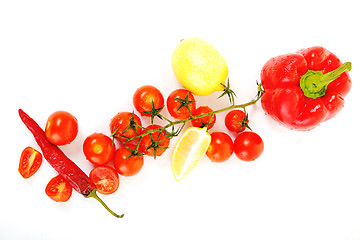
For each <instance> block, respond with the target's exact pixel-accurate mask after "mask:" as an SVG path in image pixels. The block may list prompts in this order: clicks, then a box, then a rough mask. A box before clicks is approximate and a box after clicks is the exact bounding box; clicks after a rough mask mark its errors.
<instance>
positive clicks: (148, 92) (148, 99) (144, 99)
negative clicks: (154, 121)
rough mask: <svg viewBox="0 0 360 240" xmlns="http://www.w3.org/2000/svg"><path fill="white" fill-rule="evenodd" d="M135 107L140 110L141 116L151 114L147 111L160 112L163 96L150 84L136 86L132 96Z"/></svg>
mask: <svg viewBox="0 0 360 240" xmlns="http://www.w3.org/2000/svg"><path fill="white" fill-rule="evenodd" d="M133 103H134V106H135V109H136V110H137V111H138V112H140V115H141V116H151V114H149V113H146V112H147V111H152V110H153V104H154V108H155V109H154V110H158V112H160V111H161V110H162V107H163V106H164V97H163V95H162V94H161V92H160V91H159V90H158V89H157V88H156V87H153V86H151V85H146V86H142V87H140V88H138V89H137V90H136V91H135V93H134V96H133Z"/></svg>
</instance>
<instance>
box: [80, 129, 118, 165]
mask: <svg viewBox="0 0 360 240" xmlns="http://www.w3.org/2000/svg"><path fill="white" fill-rule="evenodd" d="M83 152H84V155H85V157H86V159H87V160H89V161H90V162H91V163H93V164H95V165H105V164H107V163H108V162H110V161H111V160H112V159H113V157H114V154H115V144H114V143H113V141H112V140H111V138H110V137H108V136H106V135H105V134H102V133H93V134H91V135H90V136H88V137H87V138H86V139H85V141H84V143H83Z"/></svg>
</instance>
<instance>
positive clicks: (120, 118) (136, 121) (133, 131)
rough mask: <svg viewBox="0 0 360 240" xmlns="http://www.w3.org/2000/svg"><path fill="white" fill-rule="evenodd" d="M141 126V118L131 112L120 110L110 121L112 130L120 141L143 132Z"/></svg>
mask: <svg viewBox="0 0 360 240" xmlns="http://www.w3.org/2000/svg"><path fill="white" fill-rule="evenodd" d="M140 127H141V120H140V118H139V117H138V116H137V115H136V114H135V113H131V112H120V113H118V114H116V115H115V116H114V117H113V118H112V119H111V122H110V131H111V133H112V135H115V137H116V138H117V139H118V140H119V141H120V142H124V141H126V140H128V139H129V138H132V137H135V136H136V135H138V134H139V133H140V132H141V128H140ZM120 135H121V136H120Z"/></svg>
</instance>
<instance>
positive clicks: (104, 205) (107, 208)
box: [87, 188, 124, 218]
mask: <svg viewBox="0 0 360 240" xmlns="http://www.w3.org/2000/svg"><path fill="white" fill-rule="evenodd" d="M87 197H92V198H95V199H96V200H98V201H99V202H100V203H101V205H103V207H104V208H105V209H106V210H108V211H109V212H110V213H111V214H112V215H113V216H115V217H117V218H122V217H124V214H121V215H118V214H116V213H114V212H113V211H112V210H111V209H110V208H109V207H108V206H107V205H106V204H105V202H104V201H103V200H101V198H99V196H98V195H97V194H96V188H94V189H93V190H92V191H91V192H90V193H89V195H88V196H87Z"/></svg>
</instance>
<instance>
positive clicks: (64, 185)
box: [45, 175, 72, 202]
mask: <svg viewBox="0 0 360 240" xmlns="http://www.w3.org/2000/svg"><path fill="white" fill-rule="evenodd" d="M45 193H46V195H48V196H49V197H50V198H51V199H52V200H54V201H55V202H66V201H67V200H69V198H70V197H71V194H72V187H71V186H70V184H69V183H68V182H66V180H65V179H64V178H63V177H62V176H61V175H57V176H56V177H53V178H52V179H51V180H50V181H49V183H48V184H47V185H46V188H45Z"/></svg>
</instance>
